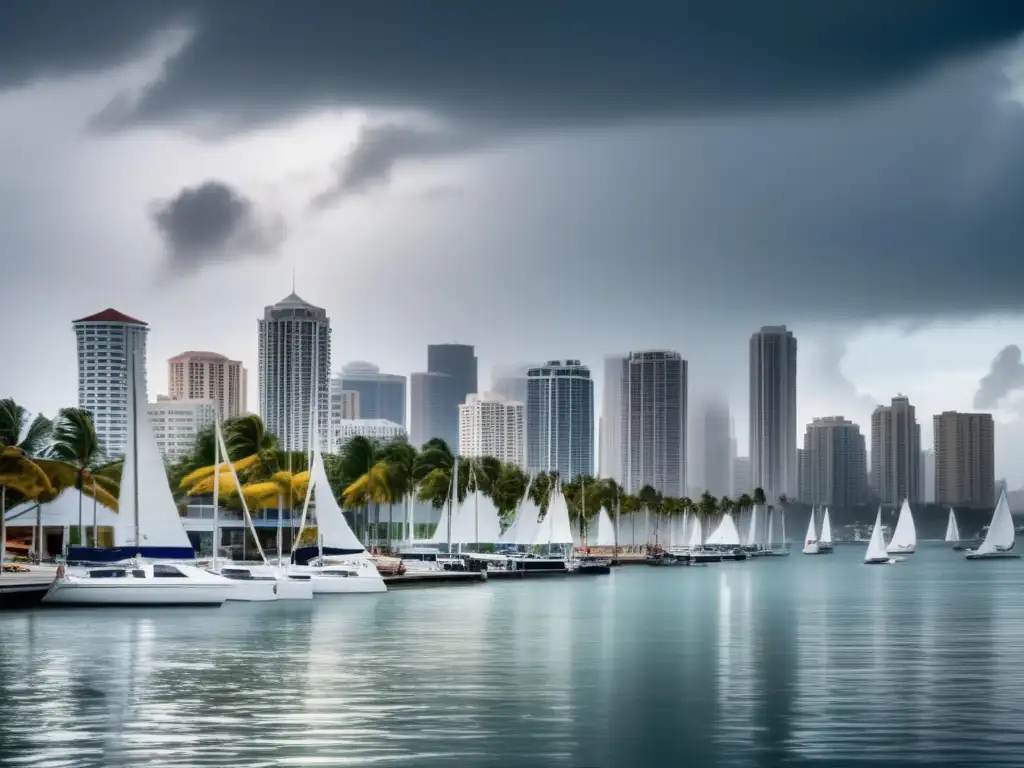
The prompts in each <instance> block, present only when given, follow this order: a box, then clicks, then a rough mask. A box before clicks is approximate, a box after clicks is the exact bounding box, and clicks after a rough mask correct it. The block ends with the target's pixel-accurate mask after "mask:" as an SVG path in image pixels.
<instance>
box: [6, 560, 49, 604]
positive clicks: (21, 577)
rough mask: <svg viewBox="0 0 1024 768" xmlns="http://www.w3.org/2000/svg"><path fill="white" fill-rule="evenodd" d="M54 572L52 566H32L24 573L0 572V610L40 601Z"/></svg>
mask: <svg viewBox="0 0 1024 768" xmlns="http://www.w3.org/2000/svg"><path fill="white" fill-rule="evenodd" d="M55 573H56V569H54V568H45V567H43V568H33V569H31V570H29V571H27V572H25V573H8V572H6V571H5V572H4V573H0V610H4V609H6V608H29V607H31V606H33V605H38V604H39V603H40V602H42V599H43V596H44V595H45V594H46V592H47V590H48V589H49V588H50V585H51V584H52V583H53V578H54V575H55Z"/></svg>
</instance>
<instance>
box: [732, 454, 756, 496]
mask: <svg viewBox="0 0 1024 768" xmlns="http://www.w3.org/2000/svg"><path fill="white" fill-rule="evenodd" d="M744 493H746V494H749V495H751V496H753V495H754V485H753V483H751V481H750V457H749V456H737V457H736V458H735V459H733V462H732V496H733V498H736V497H737V496H742V495H743V494H744Z"/></svg>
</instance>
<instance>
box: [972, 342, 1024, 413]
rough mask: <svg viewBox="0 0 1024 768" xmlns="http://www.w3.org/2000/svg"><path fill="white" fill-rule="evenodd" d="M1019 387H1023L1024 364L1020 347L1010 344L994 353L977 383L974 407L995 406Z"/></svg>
mask: <svg viewBox="0 0 1024 768" xmlns="http://www.w3.org/2000/svg"><path fill="white" fill-rule="evenodd" d="M1021 387H1024V364H1021V354H1020V347H1018V346H1017V345H1016V344H1011V345H1010V346H1008V347H1004V348H1003V349H1002V350H1001V351H1000V352H999V354H998V355H996V357H995V359H994V360H993V361H992V365H991V367H990V368H989V372H988V373H987V374H985V376H984V378H982V380H981V382H980V383H979V385H978V391H977V392H976V393H975V395H974V407H975V408H997V407H998V406H999V401H1000V400H1002V399H1003V398H1004V397H1006V396H1007V395H1008V394H1010V393H1011V392H1013V391H1014V390H1017V389H1020V388H1021Z"/></svg>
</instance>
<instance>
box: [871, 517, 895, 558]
mask: <svg viewBox="0 0 1024 768" xmlns="http://www.w3.org/2000/svg"><path fill="white" fill-rule="evenodd" d="M895 562H896V561H895V560H894V559H893V558H891V557H889V553H888V552H886V551H885V538H884V537H883V536H882V508H881V507H879V508H878V514H877V515H876V516H875V527H874V528H872V529H871V540H870V541H869V542H868V551H867V552H865V553H864V564H865V565H888V564H889V563H895Z"/></svg>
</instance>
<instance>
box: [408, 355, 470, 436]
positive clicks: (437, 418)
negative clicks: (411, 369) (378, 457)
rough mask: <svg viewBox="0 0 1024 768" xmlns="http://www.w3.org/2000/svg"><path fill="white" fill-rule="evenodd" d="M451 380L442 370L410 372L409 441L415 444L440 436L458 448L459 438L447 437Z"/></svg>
mask: <svg viewBox="0 0 1024 768" xmlns="http://www.w3.org/2000/svg"><path fill="white" fill-rule="evenodd" d="M450 390H451V384H450V382H449V381H448V377H447V376H445V375H444V374H443V373H429V372H424V373H414V374H412V375H410V376H409V442H410V443H412V445H414V446H415V447H416V448H419V447H420V446H422V445H423V444H424V443H425V442H427V441H428V440H433V439H434V438H435V437H440V438H442V439H444V440H445V442H447V443H448V447H449V448H450V449H451V450H452V451H453V452H456V451H458V449H459V442H458V440H457V439H456V440H455V441H454V442H449V440H450V439H451V438H450V436H449V437H445V428H446V424H445V416H446V415H447V408H446V406H447V405H448V397H449V392H450Z"/></svg>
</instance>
